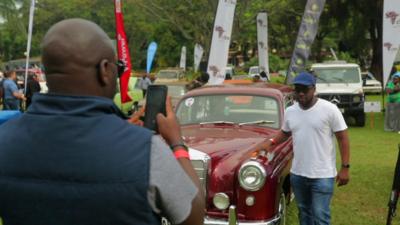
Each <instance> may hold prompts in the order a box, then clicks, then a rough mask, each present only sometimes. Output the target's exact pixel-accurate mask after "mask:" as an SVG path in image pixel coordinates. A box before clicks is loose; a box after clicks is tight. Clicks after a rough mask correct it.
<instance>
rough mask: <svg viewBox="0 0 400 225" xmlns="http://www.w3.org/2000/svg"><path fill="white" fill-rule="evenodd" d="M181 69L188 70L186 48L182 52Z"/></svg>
mask: <svg viewBox="0 0 400 225" xmlns="http://www.w3.org/2000/svg"><path fill="white" fill-rule="evenodd" d="M179 68H181V69H183V71H185V70H186V46H183V47H182V50H181V61H180V63H179Z"/></svg>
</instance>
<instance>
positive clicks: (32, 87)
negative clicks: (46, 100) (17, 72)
mask: <svg viewBox="0 0 400 225" xmlns="http://www.w3.org/2000/svg"><path fill="white" fill-rule="evenodd" d="M40 90H41V88H40V84H39V79H38V77H37V75H36V74H29V75H28V83H27V86H26V108H28V107H29V105H30V104H31V102H32V97H33V94H35V93H39V92H40Z"/></svg>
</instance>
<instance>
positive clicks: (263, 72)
mask: <svg viewBox="0 0 400 225" xmlns="http://www.w3.org/2000/svg"><path fill="white" fill-rule="evenodd" d="M260 79H261V81H264V82H265V81H268V76H267V73H266V72H265V71H261V73H260Z"/></svg>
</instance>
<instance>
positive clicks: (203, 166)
mask: <svg viewBox="0 0 400 225" xmlns="http://www.w3.org/2000/svg"><path fill="white" fill-rule="evenodd" d="M189 155H190V161H191V162H192V166H193V168H194V170H195V171H196V174H197V176H198V177H199V179H200V182H201V186H202V187H203V190H204V194H205V195H206V194H207V177H208V169H209V164H210V161H211V158H210V156H208V155H207V154H206V153H204V152H201V151H198V150H195V149H192V148H189Z"/></svg>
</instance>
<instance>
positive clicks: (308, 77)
mask: <svg viewBox="0 0 400 225" xmlns="http://www.w3.org/2000/svg"><path fill="white" fill-rule="evenodd" d="M315 80H316V79H315V76H314V75H312V74H310V73H307V72H301V73H300V74H299V75H297V76H296V77H295V78H294V80H293V84H301V85H305V86H311V85H315Z"/></svg>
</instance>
